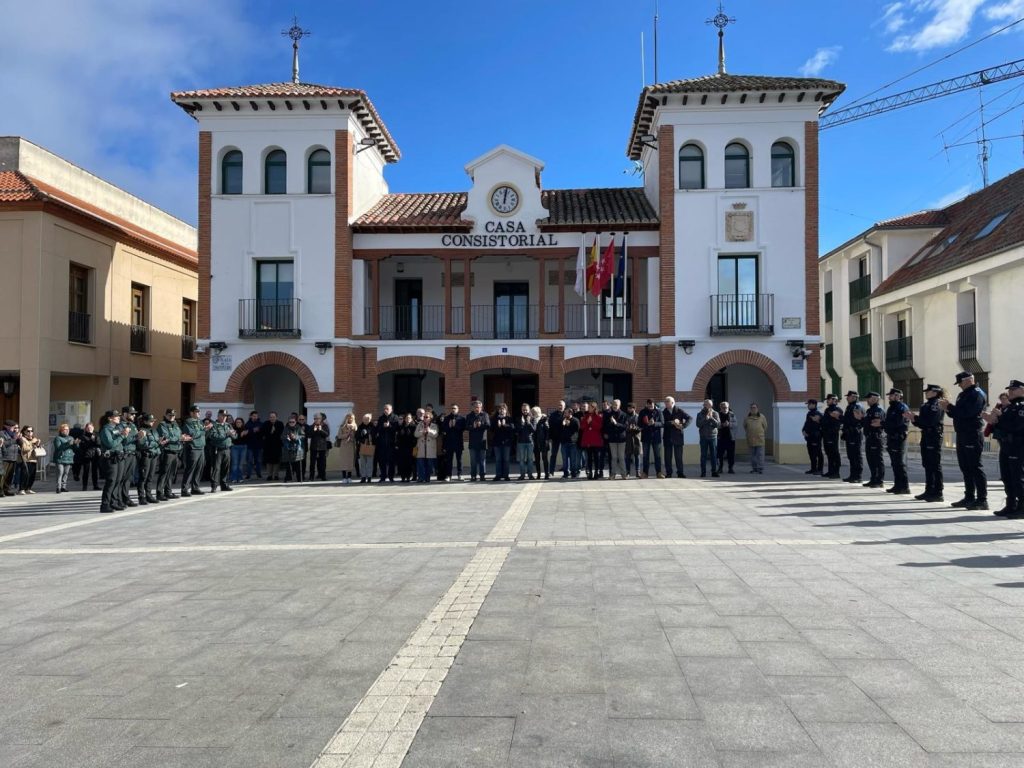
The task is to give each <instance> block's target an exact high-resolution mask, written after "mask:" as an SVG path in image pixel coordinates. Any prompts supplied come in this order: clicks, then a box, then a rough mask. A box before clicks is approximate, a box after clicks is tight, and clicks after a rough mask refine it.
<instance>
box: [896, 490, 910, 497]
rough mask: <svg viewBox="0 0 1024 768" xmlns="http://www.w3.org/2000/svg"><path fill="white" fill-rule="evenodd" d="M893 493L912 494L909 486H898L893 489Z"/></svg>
mask: <svg viewBox="0 0 1024 768" xmlns="http://www.w3.org/2000/svg"><path fill="white" fill-rule="evenodd" d="M892 493H893V495H894V496H909V495H910V489H909V488H897V489H895V490H893V491H892Z"/></svg>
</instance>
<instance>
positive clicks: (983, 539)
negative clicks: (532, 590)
mask: <svg viewBox="0 0 1024 768" xmlns="http://www.w3.org/2000/svg"><path fill="white" fill-rule="evenodd" d="M1021 539H1024V533H977V534H962V535H959V536H907V537H905V538H902V539H880V540H878V541H855V542H854V544H855V545H856V546H864V547H867V546H876V545H878V544H906V545H908V546H912V547H914V546H928V545H930V544H984V543H991V542H994V541H1015V540H1016V541H1019V540H1021Z"/></svg>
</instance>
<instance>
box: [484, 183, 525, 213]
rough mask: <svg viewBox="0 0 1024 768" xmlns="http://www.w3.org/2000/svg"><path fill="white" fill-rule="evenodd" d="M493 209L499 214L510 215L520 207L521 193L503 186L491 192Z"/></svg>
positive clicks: (505, 185)
mask: <svg viewBox="0 0 1024 768" xmlns="http://www.w3.org/2000/svg"><path fill="white" fill-rule="evenodd" d="M491 207H492V208H493V209H494V210H495V211H497V212H498V213H504V214H509V213H512V212H513V211H514V210H515V209H516V208H518V207H519V193H518V192H517V191H516V190H515V189H513V188H512V187H510V186H508V185H507V184H503V185H501V186H500V187H495V189H494V191H493V192H491Z"/></svg>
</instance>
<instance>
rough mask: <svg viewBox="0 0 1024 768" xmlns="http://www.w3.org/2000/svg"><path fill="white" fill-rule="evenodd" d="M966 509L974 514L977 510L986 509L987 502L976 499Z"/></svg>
mask: <svg viewBox="0 0 1024 768" xmlns="http://www.w3.org/2000/svg"><path fill="white" fill-rule="evenodd" d="M967 509H969V510H970V511H971V512H975V511H977V510H982V509H988V501H986V500H985V499H978V500H977V501H975V502H974V503H973V504H970V505H968V506H967Z"/></svg>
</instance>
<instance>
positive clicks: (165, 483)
mask: <svg viewBox="0 0 1024 768" xmlns="http://www.w3.org/2000/svg"><path fill="white" fill-rule="evenodd" d="M177 415H178V414H176V413H175V412H174V409H173V408H168V409H167V410H166V411H164V420H163V421H161V422H160V426H158V427H157V428H156V436H157V442H159V443H160V465H159V468H158V469H157V478H156V498H157V501H170V500H171V499H176V498H178V496H177V495H176V494H175V493H174V491H173V490H172V489H171V485H173V483H174V476H175V475H176V474H177V473H178V454H180V453H181V437H182V435H181V427H179V426H178V422H177V421H176V420H175V417H176V416H177Z"/></svg>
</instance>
